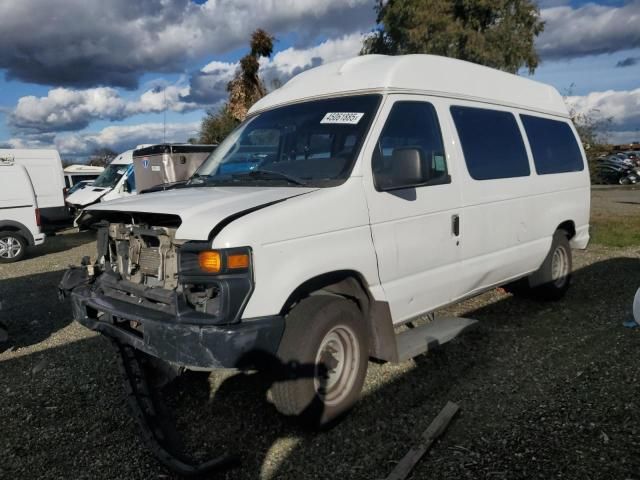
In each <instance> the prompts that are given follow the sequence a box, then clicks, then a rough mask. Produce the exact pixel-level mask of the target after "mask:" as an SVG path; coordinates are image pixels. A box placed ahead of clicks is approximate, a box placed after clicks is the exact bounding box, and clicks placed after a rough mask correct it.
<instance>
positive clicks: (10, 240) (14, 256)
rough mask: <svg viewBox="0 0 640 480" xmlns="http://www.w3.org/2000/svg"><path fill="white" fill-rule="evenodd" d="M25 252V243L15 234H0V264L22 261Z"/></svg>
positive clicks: (20, 236) (22, 238)
mask: <svg viewBox="0 0 640 480" xmlns="http://www.w3.org/2000/svg"><path fill="white" fill-rule="evenodd" d="M26 251H27V241H26V240H25V239H24V237H22V235H19V234H17V233H15V232H0V263H12V262H17V261H18V260H22V259H23V258H24V256H25V254H26Z"/></svg>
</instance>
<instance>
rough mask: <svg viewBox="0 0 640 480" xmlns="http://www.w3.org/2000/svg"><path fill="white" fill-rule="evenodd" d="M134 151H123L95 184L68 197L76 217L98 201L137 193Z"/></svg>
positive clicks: (71, 209) (68, 204) (73, 214)
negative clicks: (134, 173)
mask: <svg viewBox="0 0 640 480" xmlns="http://www.w3.org/2000/svg"><path fill="white" fill-rule="evenodd" d="M133 152H134V150H127V151H126V152H123V153H121V154H120V155H118V156H117V157H116V158H114V159H113V161H112V162H111V163H110V164H109V165H107V167H106V168H104V169H103V171H102V173H101V174H100V175H99V176H98V177H97V178H96V179H95V180H94V182H93V184H92V185H90V186H88V187H85V188H83V189H81V190H77V191H75V192H73V193H72V194H70V195H69V196H68V197H67V198H66V203H67V207H68V208H69V213H70V214H71V216H73V217H75V216H76V215H77V214H78V212H79V211H80V210H82V209H83V208H85V207H87V206H89V205H93V204H94V203H98V202H107V201H109V200H114V199H117V198H122V197H127V196H129V195H132V194H135V193H136V183H135V178H134V175H133Z"/></svg>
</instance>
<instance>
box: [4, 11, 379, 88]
mask: <svg viewBox="0 0 640 480" xmlns="http://www.w3.org/2000/svg"><path fill="white" fill-rule="evenodd" d="M374 23H375V12H374V9H373V2H372V1H371V0H323V1H319V0H277V1H276V0H209V1H208V2H206V3H204V4H203V5H198V4H196V3H195V2H193V1H191V0H136V1H134V2H132V1H130V0H109V1H108V2H105V1H104V0H47V1H46V2H42V0H19V1H2V2H0V45H2V46H3V47H2V49H0V69H6V71H7V75H8V77H9V78H18V79H21V80H24V81H29V82H35V83H41V84H46V85H56V86H74V87H92V86H98V85H110V86H120V87H126V88H135V87H136V86H137V82H138V79H139V78H140V76H142V75H143V74H145V73H147V72H180V71H183V70H184V68H185V67H189V66H190V65H192V64H193V62H194V61H198V60H202V59H204V58H206V57H211V56H212V55H219V54H222V53H225V52H229V51H232V50H234V49H237V48H241V47H244V46H246V45H247V42H248V37H249V34H250V33H251V32H252V31H253V30H255V29H256V28H264V29H265V30H267V31H268V32H270V33H272V34H275V35H276V36H279V35H283V34H293V35H294V38H295V41H296V42H297V43H298V44H299V45H308V44H311V43H312V42H313V41H315V40H316V39H317V38H318V37H321V36H324V37H334V36H337V35H341V34H344V33H348V32H353V31H360V30H366V29H369V28H371V27H372V26H373V25H374Z"/></svg>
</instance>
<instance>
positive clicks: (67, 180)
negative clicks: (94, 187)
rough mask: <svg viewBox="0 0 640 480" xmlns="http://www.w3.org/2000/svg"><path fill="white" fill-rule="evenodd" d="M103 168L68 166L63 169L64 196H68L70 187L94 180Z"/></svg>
mask: <svg viewBox="0 0 640 480" xmlns="http://www.w3.org/2000/svg"><path fill="white" fill-rule="evenodd" d="M103 170H104V167H98V166H93V165H69V166H68V167H65V169H64V185H65V189H66V194H67V195H68V194H69V193H70V192H69V190H70V189H71V187H73V186H74V185H76V184H77V183H78V182H83V181H86V180H95V179H96V178H98V177H99V176H100V174H101V173H102V171H103Z"/></svg>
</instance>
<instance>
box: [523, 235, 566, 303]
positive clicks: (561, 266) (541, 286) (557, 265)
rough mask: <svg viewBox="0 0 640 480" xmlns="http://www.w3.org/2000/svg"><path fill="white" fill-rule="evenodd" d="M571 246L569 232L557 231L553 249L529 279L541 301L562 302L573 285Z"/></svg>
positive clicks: (533, 291) (534, 292) (552, 244)
mask: <svg viewBox="0 0 640 480" xmlns="http://www.w3.org/2000/svg"><path fill="white" fill-rule="evenodd" d="M571 269H572V259H571V245H569V238H568V235H567V232H565V231H564V230H556V232H555V233H554V235H553V241H552V243H551V249H550V250H549V253H548V254H547V257H546V258H545V260H544V262H543V263H542V265H541V266H540V268H539V269H538V271H537V272H535V273H534V274H533V275H531V277H529V284H530V285H531V286H532V287H533V289H532V293H533V295H534V296H535V297H536V298H538V299H541V300H560V299H561V298H562V297H564V294H565V293H566V292H567V290H568V289H569V285H570V284H571Z"/></svg>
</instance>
